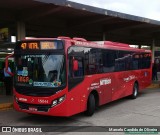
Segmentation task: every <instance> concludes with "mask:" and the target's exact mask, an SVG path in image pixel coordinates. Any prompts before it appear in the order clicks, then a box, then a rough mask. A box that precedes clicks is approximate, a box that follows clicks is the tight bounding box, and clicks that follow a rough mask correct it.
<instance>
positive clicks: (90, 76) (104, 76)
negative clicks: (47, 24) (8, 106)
mask: <svg viewBox="0 0 160 135" xmlns="http://www.w3.org/2000/svg"><path fill="white" fill-rule="evenodd" d="M14 61H15V71H14V90H13V91H14V108H15V109H16V110H17V111H21V112H26V113H29V114H41V115H51V116H72V115H74V114H77V113H80V112H85V113H86V114H87V115H89V116H91V115H93V113H94V111H95V108H96V107H98V106H100V105H103V104H106V103H108V102H111V101H115V100H117V99H120V98H123V97H126V96H130V97H131V98H133V99H134V98H136V97H137V95H138V93H139V92H140V91H141V90H143V89H144V88H146V87H147V86H149V85H150V84H151V76H152V72H151V68H152V66H151V51H149V50H142V49H135V48H131V47H129V45H127V44H122V43H116V42H110V41H104V42H102V43H95V42H88V41H86V40H85V39H82V38H73V39H70V38H67V37H59V38H53V39H51V38H44V39H42V38H41V39H28V40H23V41H19V42H17V45H16V47H15V50H14ZM6 63H7V62H6ZM6 66H7V64H6Z"/></svg>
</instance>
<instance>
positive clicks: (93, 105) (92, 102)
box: [85, 93, 96, 116]
mask: <svg viewBox="0 0 160 135" xmlns="http://www.w3.org/2000/svg"><path fill="white" fill-rule="evenodd" d="M95 108H96V102H95V97H94V95H93V94H92V93H91V94H90V95H89V98H88V102H87V110H86V112H85V114H86V115H87V116H92V115H93V114H94V111H95Z"/></svg>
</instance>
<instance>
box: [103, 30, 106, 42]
mask: <svg viewBox="0 0 160 135" xmlns="http://www.w3.org/2000/svg"><path fill="white" fill-rule="evenodd" d="M103 41H106V33H105V32H103Z"/></svg>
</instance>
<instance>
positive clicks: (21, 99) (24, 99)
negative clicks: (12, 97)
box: [18, 98, 27, 102]
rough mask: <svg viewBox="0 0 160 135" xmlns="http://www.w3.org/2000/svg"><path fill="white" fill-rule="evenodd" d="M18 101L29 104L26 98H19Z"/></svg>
mask: <svg viewBox="0 0 160 135" xmlns="http://www.w3.org/2000/svg"><path fill="white" fill-rule="evenodd" d="M18 100H19V101H23V102H27V99H26V98H19V99H18Z"/></svg>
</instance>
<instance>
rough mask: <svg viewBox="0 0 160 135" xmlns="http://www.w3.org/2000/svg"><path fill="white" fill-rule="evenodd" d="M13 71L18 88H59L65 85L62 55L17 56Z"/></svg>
mask: <svg viewBox="0 0 160 135" xmlns="http://www.w3.org/2000/svg"><path fill="white" fill-rule="evenodd" d="M15 70H16V72H15V73H16V76H15V83H16V85H18V86H37V87H59V86H61V85H63V84H64V83H65V70H64V55H53V54H41V55H18V56H16V58H15Z"/></svg>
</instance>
